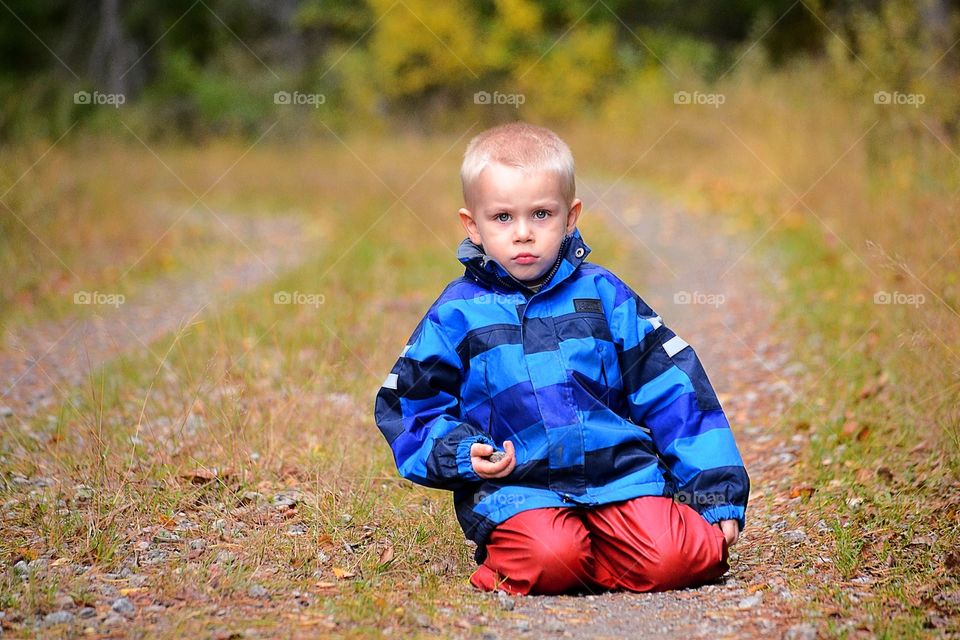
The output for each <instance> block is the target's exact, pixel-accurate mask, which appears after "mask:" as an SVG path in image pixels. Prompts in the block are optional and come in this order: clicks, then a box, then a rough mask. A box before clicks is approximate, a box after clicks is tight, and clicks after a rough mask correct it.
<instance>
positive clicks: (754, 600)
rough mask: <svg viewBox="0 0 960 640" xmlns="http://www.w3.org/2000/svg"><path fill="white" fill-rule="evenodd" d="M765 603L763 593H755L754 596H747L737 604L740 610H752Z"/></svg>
mask: <svg viewBox="0 0 960 640" xmlns="http://www.w3.org/2000/svg"><path fill="white" fill-rule="evenodd" d="M761 602H763V593H755V594H753V595H752V596H747V597H746V598H744V599H743V600H741V601H740V602H739V603H737V608H738V609H752V608H753V607H755V606H757V605H758V604H760V603H761Z"/></svg>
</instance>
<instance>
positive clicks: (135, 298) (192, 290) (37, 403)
mask: <svg viewBox="0 0 960 640" xmlns="http://www.w3.org/2000/svg"><path fill="white" fill-rule="evenodd" d="M218 219H219V220H220V221H221V222H222V223H223V224H220V223H219V222H218V223H216V229H217V232H218V233H222V235H223V242H224V243H225V244H228V245H232V244H236V245H238V246H237V255H236V258H235V260H234V261H232V262H227V263H225V264H221V265H218V267H217V268H216V269H211V270H209V271H206V272H203V273H197V274H194V275H178V276H176V277H173V278H161V279H159V280H157V281H154V282H151V283H150V284H148V285H146V286H144V287H143V288H141V289H139V290H138V291H137V292H136V294H134V295H132V296H130V298H129V299H122V298H117V297H110V294H100V293H97V292H80V293H79V295H81V296H86V298H83V297H81V298H80V300H81V301H85V303H86V304H90V303H94V304H92V306H91V308H92V310H93V313H92V314H90V315H89V316H82V317H81V316H79V315H78V316H77V317H73V318H67V319H64V320H60V321H56V322H46V323H42V324H39V325H35V326H31V327H29V328H25V327H21V328H19V329H17V330H15V331H11V332H10V333H8V334H7V335H5V336H3V338H4V339H3V343H2V348H0V414H2V415H0V417H3V416H9V415H13V416H16V417H17V418H26V417H29V416H31V415H33V414H35V413H36V412H37V411H39V410H40V409H42V408H44V407H48V406H51V405H53V404H55V403H57V402H60V401H62V400H63V399H64V396H65V395H66V394H68V393H70V391H71V390H72V389H73V388H75V387H76V386H78V385H81V384H83V383H84V381H85V379H86V378H87V377H88V376H89V375H90V373H92V372H93V371H95V370H96V369H97V368H99V367H100V366H101V365H103V364H104V363H106V362H107V361H108V360H110V359H112V358H115V357H117V356H119V355H121V354H124V353H129V352H131V351H135V350H145V349H148V348H149V347H148V345H149V344H150V343H151V342H152V341H153V340H156V339H157V338H160V337H161V336H164V335H167V334H170V333H173V332H176V331H177V330H178V329H180V328H181V327H183V326H184V325H186V324H188V323H189V322H191V321H193V320H195V319H196V318H198V317H200V316H201V315H202V314H203V313H205V312H208V311H210V310H212V309H214V308H216V307H217V305H219V304H220V303H222V302H223V301H224V300H225V299H227V298H229V297H231V296H234V295H237V294H239V293H242V292H243V291H247V290H249V289H251V288H253V287H255V286H257V285H259V284H261V283H263V282H268V281H270V280H275V279H276V278H277V277H278V275H279V274H281V273H283V272H284V271H286V270H287V269H290V268H291V267H293V266H295V265H296V264H298V263H299V262H300V261H301V260H302V259H303V255H304V249H305V246H306V245H305V239H304V233H303V225H302V222H301V221H300V220H299V219H297V218H293V217H280V216H277V217H251V216H238V215H229V214H224V213H221V214H219V215H218ZM161 355H162V354H161Z"/></svg>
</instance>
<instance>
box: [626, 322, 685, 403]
mask: <svg viewBox="0 0 960 640" xmlns="http://www.w3.org/2000/svg"><path fill="white" fill-rule="evenodd" d="M674 335H675V334H674V333H673V331H671V330H670V329H668V328H667V327H666V326H664V325H661V326H660V327H659V328H658V329H657V330H656V331H652V332H650V333H648V334H647V335H646V336H644V338H643V340H641V341H640V343H639V344H637V346H635V347H632V348H630V349H627V350H625V351H623V352H621V353H620V354H619V355H620V372H621V373H620V376H621V378H622V380H623V392H624V393H625V394H626V395H627V396H631V395H633V394H634V393H636V392H637V391H638V390H639V389H640V388H641V387H642V386H643V385H645V384H647V383H648V382H650V381H651V380H653V379H654V378H656V377H657V376H659V375H660V374H662V373H663V372H665V371H666V370H667V369H669V368H670V367H672V366H673V361H672V360H670V356H668V355H667V352H666V351H664V350H663V346H662V345H663V343H664V342H665V341H667V340H669V339H670V338H672V337H673V336H674Z"/></svg>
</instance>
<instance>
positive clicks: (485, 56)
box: [0, 0, 960, 140]
mask: <svg viewBox="0 0 960 640" xmlns="http://www.w3.org/2000/svg"><path fill="white" fill-rule="evenodd" d="M957 4H958V0H925V1H924V2H909V1H907V0H874V1H871V2H865V3H855V2H850V1H849V0H807V1H805V2H801V3H796V2H791V1H790V0H730V1H727V2H723V3H716V2H710V1H709V0H695V1H691V2H683V3H678V2H671V1H668V0H640V1H628V0H605V1H604V2H590V1H588V0H576V1H573V2H561V1H559V0H480V1H477V2H471V1H468V0H449V1H448V2H443V3H431V2H428V1H427V0H366V1H365V2H361V3H358V2H344V1H342V0H341V1H334V2H329V1H325V0H276V1H274V2H267V1H266V0H207V1H205V2H199V3H198V2H192V1H191V0H171V1H169V2H165V3H156V2H147V1H145V0H129V1H126V2H121V1H120V0H74V1H72V2H67V1H66V0H51V1H50V2H45V3H36V2H31V1H30V0H9V1H8V2H7V3H5V4H4V10H3V13H5V14H6V15H5V16H4V19H3V20H0V95H2V96H3V100H2V103H0V139H7V140H9V139H12V138H28V137H35V136H40V137H57V136H58V135H60V134H61V133H62V132H64V131H66V130H67V129H68V128H69V127H70V126H72V125H73V124H74V123H76V122H78V121H81V122H84V123H86V124H87V126H89V127H92V128H94V129H96V128H98V127H101V128H104V129H105V128H107V127H111V126H112V127H114V128H115V126H116V122H115V116H116V115H117V113H118V112H119V113H120V114H121V117H122V118H123V120H124V121H125V122H134V123H136V125H137V127H138V128H137V130H138V131H140V132H142V133H143V134H144V135H147V136H168V135H171V134H179V135H182V136H184V137H186V138H191V139H195V138H198V137H202V136H205V135H217V134H222V133H238V134H241V135H255V134H256V132H258V131H262V130H263V129H264V128H265V127H266V126H268V125H269V124H271V123H276V122H280V123H281V126H280V127H279V129H278V131H284V130H286V131H287V132H288V133H290V134H294V135H295V134H297V133H302V131H303V130H304V128H310V127H314V128H315V129H316V130H323V128H325V127H337V126H349V125H360V126H364V127H368V128H376V127H377V126H378V124H379V125H380V126H384V123H385V122H386V121H393V122H394V124H395V123H396V122H397V121H402V122H406V123H408V124H409V125H411V126H412V127H413V128H416V129H444V128H449V126H451V125H452V124H453V123H455V122H460V121H462V119H463V117H465V116H466V117H469V118H473V119H478V120H481V121H493V120H500V119H504V118H506V117H511V116H512V115H515V114H517V113H518V107H519V108H520V112H521V113H522V114H523V116H524V117H526V118H528V119H534V120H546V121H558V120H564V119H569V118H572V117H575V116H578V115H582V114H583V113H584V112H597V111H602V110H603V109H605V108H606V106H605V105H606V104H607V103H608V102H609V101H610V100H611V99H614V100H616V99H617V96H618V94H619V93H620V92H621V91H622V90H623V89H624V88H625V87H626V88H628V93H629V92H630V90H629V87H632V86H634V85H635V84H636V81H637V78H641V77H647V78H650V72H651V70H655V71H656V72H657V73H659V74H661V75H663V76H664V79H665V80H666V81H668V82H672V83H673V84H674V85H675V88H682V85H684V84H687V85H689V84H692V83H699V85H701V86H702V85H703V84H704V83H710V82H712V81H715V80H718V79H721V78H723V77H725V76H726V75H727V74H729V73H730V72H732V71H733V70H739V71H741V72H742V61H743V59H744V57H745V56H748V55H749V56H752V57H759V58H761V59H762V60H763V61H764V63H765V64H768V65H770V66H773V67H778V66H784V65H790V64H792V63H793V62H794V61H795V60H797V59H798V58H809V57H814V58H818V57H819V58H823V59H824V60H825V61H826V62H827V64H829V65H832V67H833V69H834V71H836V73H835V75H834V77H833V78H832V84H835V85H836V87H837V88H838V90H840V91H844V90H847V91H860V90H862V89H863V87H864V85H865V82H866V83H869V84H875V85H877V87H878V89H879V88H881V87H883V88H885V89H886V90H888V91H894V90H900V91H920V92H924V93H927V94H934V93H935V94H937V95H938V97H943V100H937V101H936V103H937V106H936V108H935V110H933V112H934V113H935V114H936V116H937V126H941V127H944V130H945V131H946V132H948V133H955V131H954V128H955V126H956V121H957V104H958V102H957V101H958V98H957V96H956V95H955V92H949V91H947V90H945V87H947V86H949V85H950V82H949V80H950V79H953V78H955V77H956V75H957V63H956V56H955V55H948V56H944V57H943V58H942V59H941V60H939V61H938V62H937V63H936V64H935V65H934V67H933V68H932V69H931V67H930V62H931V60H932V59H936V57H937V56H936V55H933V54H935V53H936V52H943V51H948V50H949V45H950V43H952V42H954V41H955V40H956V36H957V34H958V32H960V27H958V21H957V18H956V13H957V12H956V9H957ZM78 91H86V92H88V93H90V94H94V96H95V97H96V95H97V94H96V93H95V92H98V93H99V94H101V99H103V98H102V95H117V94H121V95H122V96H123V99H124V104H123V105H121V106H120V107H119V109H115V108H114V107H112V106H109V105H107V106H106V107H105V108H95V107H104V105H103V104H96V99H95V100H94V101H93V104H83V103H78V101H77V99H76V98H75V93H76V92H78ZM277 92H286V93H287V94H290V95H292V96H293V99H292V100H291V102H288V103H283V102H278V101H277V99H276V98H275V94H276V93H277ZM483 92H485V93H486V94H489V95H490V96H491V97H492V98H491V100H490V101H489V102H483V100H482V98H478V97H477V96H478V95H484V94H483ZM311 96H321V97H311ZM518 96H519V97H518ZM298 99H299V102H298V101H297V100H298ZM928 113H929V111H928Z"/></svg>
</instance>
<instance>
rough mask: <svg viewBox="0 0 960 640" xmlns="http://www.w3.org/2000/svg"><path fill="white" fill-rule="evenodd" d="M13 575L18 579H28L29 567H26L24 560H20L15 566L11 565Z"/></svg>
mask: <svg viewBox="0 0 960 640" xmlns="http://www.w3.org/2000/svg"><path fill="white" fill-rule="evenodd" d="M13 573H14V574H16V575H17V576H18V577H20V578H29V577H30V565H28V564H27V563H26V562H25V561H24V560H20V561H19V562H17V564H15V565H13Z"/></svg>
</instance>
